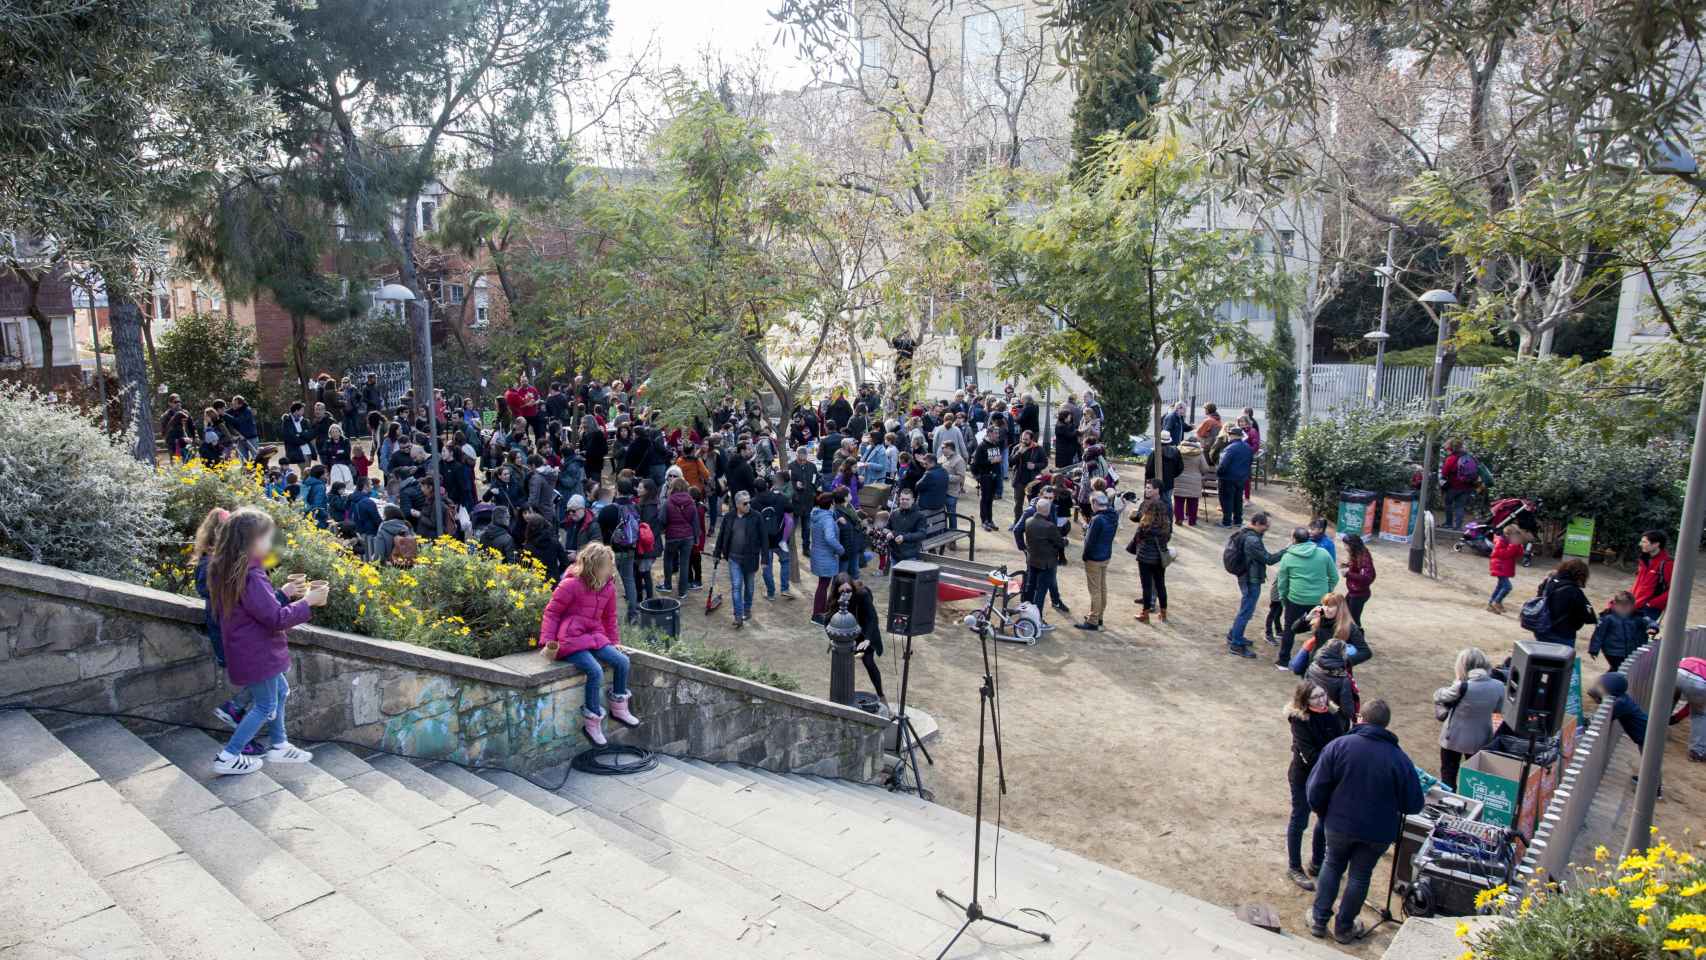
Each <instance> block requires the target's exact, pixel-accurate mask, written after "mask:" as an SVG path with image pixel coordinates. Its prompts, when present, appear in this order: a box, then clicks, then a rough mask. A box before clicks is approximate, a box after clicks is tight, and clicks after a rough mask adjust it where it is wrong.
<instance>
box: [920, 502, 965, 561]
mask: <svg viewBox="0 0 1706 960" xmlns="http://www.w3.org/2000/svg"><path fill="white" fill-rule="evenodd" d="M924 534H925V535H924V540H923V542H922V543H921V544H920V550H921V552H923V553H930V554H940V553H941V551H943V550H945V549H947V548H948V547H950V546H952V545H954V544H955V543H958V542H959V541H960V539H961V538H964V539H965V540H966V541H967V556H968V559H970V560H976V559H977V524H976V523H974V522H973V521H972V519H971V518H970V517H968V516H965V515H964V514H958V513H949V512H948V511H947V510H946V509H942V510H932V511H929V512H927V513H925V514H924ZM932 562H934V561H932Z"/></svg>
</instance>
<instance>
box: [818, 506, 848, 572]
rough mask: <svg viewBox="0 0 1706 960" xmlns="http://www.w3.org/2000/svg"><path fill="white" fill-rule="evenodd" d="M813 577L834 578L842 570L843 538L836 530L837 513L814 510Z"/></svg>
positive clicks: (819, 508) (820, 509)
mask: <svg viewBox="0 0 1706 960" xmlns="http://www.w3.org/2000/svg"><path fill="white" fill-rule="evenodd" d="M811 523H812V557H811V567H812V575H813V576H818V577H833V576H835V575H836V574H837V573H839V572H840V570H841V555H842V554H843V553H845V552H846V551H845V550H843V549H842V547H841V537H840V536H839V535H838V534H837V532H836V529H835V511H834V510H826V509H824V508H823V507H813V508H812V520H811Z"/></svg>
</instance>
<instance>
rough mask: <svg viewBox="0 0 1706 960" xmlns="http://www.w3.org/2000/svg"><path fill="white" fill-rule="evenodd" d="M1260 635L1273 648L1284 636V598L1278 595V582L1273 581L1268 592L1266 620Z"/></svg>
mask: <svg viewBox="0 0 1706 960" xmlns="http://www.w3.org/2000/svg"><path fill="white" fill-rule="evenodd" d="M1262 633H1263V635H1264V636H1265V637H1266V638H1267V641H1268V642H1269V643H1271V644H1274V645H1275V646H1278V645H1279V642H1280V639H1281V638H1282V637H1283V636H1284V635H1285V598H1284V597H1283V596H1281V595H1280V586H1279V580H1277V579H1276V580H1274V583H1273V586H1272V587H1270V588H1269V590H1268V619H1267V620H1266V621H1264V622H1263V624H1262Z"/></svg>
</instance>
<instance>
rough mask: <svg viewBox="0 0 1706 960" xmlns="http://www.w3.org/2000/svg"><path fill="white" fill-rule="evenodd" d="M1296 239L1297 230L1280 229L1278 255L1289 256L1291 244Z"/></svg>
mask: <svg viewBox="0 0 1706 960" xmlns="http://www.w3.org/2000/svg"><path fill="white" fill-rule="evenodd" d="M1296 240H1297V231H1295V230H1281V231H1280V232H1279V249H1280V255H1281V256H1286V257H1289V256H1291V251H1292V244H1293V243H1294V242H1295V241H1296Z"/></svg>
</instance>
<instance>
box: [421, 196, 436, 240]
mask: <svg viewBox="0 0 1706 960" xmlns="http://www.w3.org/2000/svg"><path fill="white" fill-rule="evenodd" d="M437 213H438V201H436V200H422V201H421V232H422V233H431V232H432V224H433V219H434V217H435V215H436V214H437Z"/></svg>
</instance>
